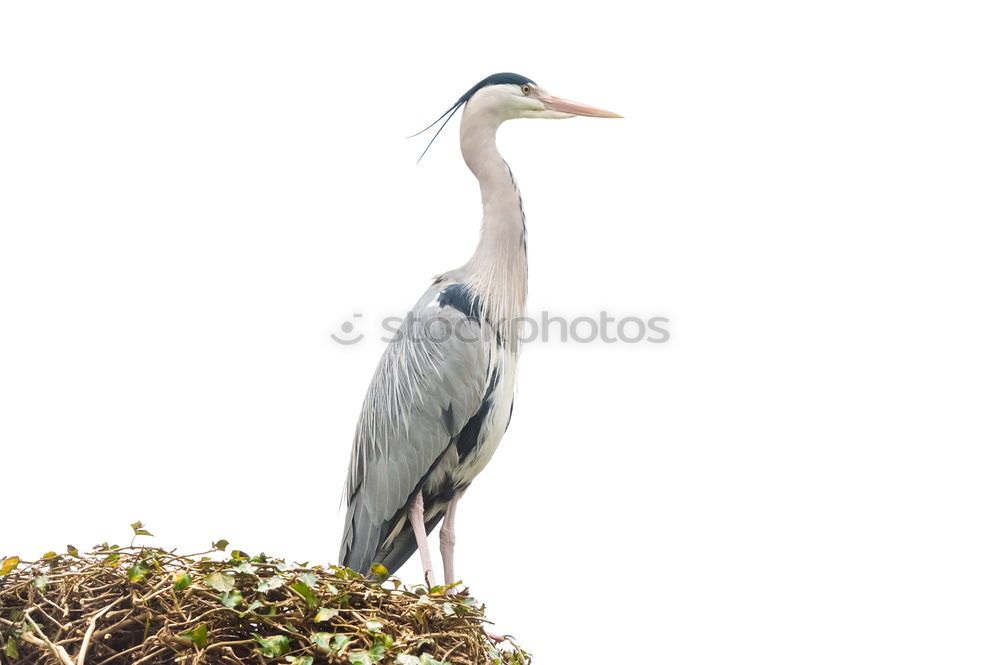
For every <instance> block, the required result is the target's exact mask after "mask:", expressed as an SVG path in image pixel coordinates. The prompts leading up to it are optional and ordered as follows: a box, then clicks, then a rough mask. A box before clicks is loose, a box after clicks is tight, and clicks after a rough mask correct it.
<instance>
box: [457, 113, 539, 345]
mask: <svg viewBox="0 0 1000 665" xmlns="http://www.w3.org/2000/svg"><path fill="white" fill-rule="evenodd" d="M498 125H499V123H497V122H496V121H494V120H492V119H490V118H488V117H482V116H478V115H476V114H471V113H466V114H464V115H463V116H462V131H461V142H462V156H463V157H464V158H465V163H466V165H467V166H468V167H469V170H471V171H472V173H473V174H474V175H475V176H476V178H477V179H478V180H479V188H480V190H481V191H482V198H483V225H482V230H481V232H480V237H479V245H478V246H477V247H476V251H475V253H474V254H473V255H472V258H471V259H469V262H468V263H467V264H466V265H465V269H466V271H467V277H466V284H467V286H468V288H470V289H471V290H472V292H473V293H474V294H475V295H476V296H478V298H479V299H480V302H481V303H482V306H483V308H484V309H485V310H486V311H487V316H488V317H489V318H490V319H491V320H492V321H493V323H494V324H495V325H498V324H501V322H502V323H503V324H506V327H510V326H516V325H517V322H516V319H519V318H520V317H522V316H523V315H524V301H525V298H526V297H527V291H528V260H527V254H526V249H525V228H524V210H523V208H522V207H521V192H520V190H518V188H517V183H516V182H515V181H514V176H513V174H512V173H511V171H510V168H509V167H508V166H507V162H505V161H504V159H503V157H501V156H500V152H499V151H498V150H497V143H496V132H497V127H498ZM508 332H509V333H511V338H515V337H516V332H517V331H516V329H514V328H510V329H509V330H508Z"/></svg>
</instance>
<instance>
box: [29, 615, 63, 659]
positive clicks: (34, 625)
mask: <svg viewBox="0 0 1000 665" xmlns="http://www.w3.org/2000/svg"><path fill="white" fill-rule="evenodd" d="M24 618H25V620H26V621H27V622H28V623H30V624H31V629H32V630H34V631H35V632H36V633H38V636H39V637H41V638H42V639H43V640H44V644H45V645H46V646H47V647H49V649H50V650H51V651H52V653H53V654H54V655H55V657H56V658H58V659H59V660H60V661H61V662H62V663H63V665H74V664H73V659H72V658H70V657H69V654H68V653H67V652H66V649H64V648H62V647H60V646H56V645H55V644H52V642H51V641H50V640H49V638H48V637H46V636H45V633H43V632H42V629H41V628H39V627H38V624H37V623H35V620H34V619H32V618H31V610H28V611H27V612H25V613H24ZM30 635H31V633H22V634H21V637H22V638H24V639H25V641H26V642H30V641H31V640H30V639H28V636H30Z"/></svg>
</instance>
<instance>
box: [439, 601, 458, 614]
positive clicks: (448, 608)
mask: <svg viewBox="0 0 1000 665" xmlns="http://www.w3.org/2000/svg"><path fill="white" fill-rule="evenodd" d="M441 611H442V612H444V615H445V616H446V617H450V616H451V615H452V614H454V613H455V606H454V605H452V604H451V603H443V604H442V605H441Z"/></svg>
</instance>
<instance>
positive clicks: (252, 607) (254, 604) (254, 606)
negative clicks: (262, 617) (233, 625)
mask: <svg viewBox="0 0 1000 665" xmlns="http://www.w3.org/2000/svg"><path fill="white" fill-rule="evenodd" d="M258 607H264V603H262V602H260V601H259V600H255V601H253V602H252V603H250V605H249V606H248V607H247V609H246V611H245V612H243V613H242V614H240V616H241V617H242V616H246V615H247V614H249V613H250V612H253V611H254V610H255V609H257V608H258Z"/></svg>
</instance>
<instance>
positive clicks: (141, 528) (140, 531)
mask: <svg viewBox="0 0 1000 665" xmlns="http://www.w3.org/2000/svg"><path fill="white" fill-rule="evenodd" d="M130 526H131V527H132V531H133V532H135V535H137V536H152V535H153V534H151V533H150V532H149V531H146V528H145V525H144V524H143V523H142V522H132V524H131V525H130Z"/></svg>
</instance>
